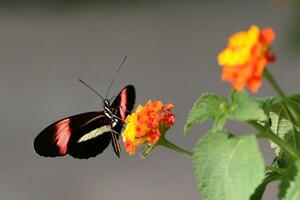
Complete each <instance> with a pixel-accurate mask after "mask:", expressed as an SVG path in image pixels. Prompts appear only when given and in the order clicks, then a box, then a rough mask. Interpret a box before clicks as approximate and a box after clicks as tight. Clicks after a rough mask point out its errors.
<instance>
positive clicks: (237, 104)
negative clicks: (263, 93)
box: [229, 90, 268, 121]
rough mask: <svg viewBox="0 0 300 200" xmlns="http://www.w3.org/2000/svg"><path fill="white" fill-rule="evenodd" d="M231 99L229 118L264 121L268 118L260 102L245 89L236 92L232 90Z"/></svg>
mask: <svg viewBox="0 0 300 200" xmlns="http://www.w3.org/2000/svg"><path fill="white" fill-rule="evenodd" d="M231 101H232V106H231V109H230V112H229V117H230V118H231V119H235V120H239V121H249V120H261V121H264V120H267V119H268V118H267V115H266V114H265V112H264V110H263V109H262V108H261V106H260V104H259V103H258V102H257V101H255V100H254V99H252V97H251V96H250V95H249V94H248V93H247V92H245V91H241V92H238V91H236V90H234V91H233V92H232V93H231Z"/></svg>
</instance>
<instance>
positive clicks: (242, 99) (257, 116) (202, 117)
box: [184, 91, 267, 134]
mask: <svg viewBox="0 0 300 200" xmlns="http://www.w3.org/2000/svg"><path fill="white" fill-rule="evenodd" d="M261 105H262V104H260V103H258V102H257V101H255V100H254V99H252V98H251V97H250V96H249V94H248V93H246V92H245V91H242V92H237V91H233V92H232V94H231V103H229V102H228V101H227V100H226V99H225V98H224V97H221V96H218V95H215V94H212V93H205V94H204V95H202V96H201V97H200V98H199V99H198V100H197V101H196V103H195V104H194V105H193V107H192V110H191V111H190V113H189V115H188V118H187V121H186V124H185V127H184V133H185V134H186V133H188V132H189V131H190V129H191V127H192V126H193V125H195V124H197V123H202V122H204V121H206V120H208V119H213V120H214V125H213V128H212V130H213V131H217V130H222V129H223V126H224V124H225V122H226V120H227V119H235V120H239V121H249V120H267V116H266V114H265V113H264V110H263V109H262V108H261Z"/></svg>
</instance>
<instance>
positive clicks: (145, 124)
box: [122, 100, 175, 155]
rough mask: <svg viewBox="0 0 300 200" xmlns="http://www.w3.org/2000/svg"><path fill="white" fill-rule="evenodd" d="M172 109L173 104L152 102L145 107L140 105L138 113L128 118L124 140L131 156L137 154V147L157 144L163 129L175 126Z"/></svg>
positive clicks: (123, 135)
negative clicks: (163, 127)
mask: <svg viewBox="0 0 300 200" xmlns="http://www.w3.org/2000/svg"><path fill="white" fill-rule="evenodd" d="M172 108H173V104H166V105H163V103H162V101H154V102H153V101H151V100H150V101H148V103H147V104H146V105H145V106H141V105H139V106H138V107H137V109H136V111H135V112H134V113H132V114H131V115H129V116H128V117H127V118H126V122H125V123H126V128H125V130H124V131H123V133H122V138H123V141H124V144H125V149H126V151H127V152H128V153H129V154H130V155H132V154H134V153H135V150H136V148H137V147H139V146H141V145H143V144H145V143H147V142H148V143H150V144H155V143H156V142H157V141H158V140H159V138H160V136H161V132H160V129H161V127H162V126H166V127H170V126H171V125H173V124H174V122H175V117H174V114H173V113H171V109H172Z"/></svg>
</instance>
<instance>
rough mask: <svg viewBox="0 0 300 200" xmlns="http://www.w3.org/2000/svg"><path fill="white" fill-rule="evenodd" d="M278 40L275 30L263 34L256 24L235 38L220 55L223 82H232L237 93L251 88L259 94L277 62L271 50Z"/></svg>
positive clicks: (266, 30) (236, 34)
mask: <svg viewBox="0 0 300 200" xmlns="http://www.w3.org/2000/svg"><path fill="white" fill-rule="evenodd" d="M274 38H275V33H274V32H273V30H272V29H270V28H266V29H264V30H262V31H260V29H259V28H258V27H257V26H256V25H252V26H251V27H250V28H249V29H248V30H247V31H243V32H238V33H235V34H234V35H232V36H231V37H230V38H229V41H228V45H227V47H226V48H225V49H224V50H223V51H222V52H221V53H220V54H219V55H218V63H219V65H221V66H222V69H223V74H222V80H223V81H229V82H231V83H232V85H233V87H234V88H235V89H236V90H242V89H243V88H244V87H245V86H247V87H248V88H249V90H250V91H252V92H255V91H257V89H258V88H259V87H260V85H261V79H262V75H263V72H264V69H265V67H266V65H267V64H268V63H269V62H272V61H274V60H275V55H274V54H272V52H271V51H270V48H269V46H270V45H271V43H272V42H273V40H274Z"/></svg>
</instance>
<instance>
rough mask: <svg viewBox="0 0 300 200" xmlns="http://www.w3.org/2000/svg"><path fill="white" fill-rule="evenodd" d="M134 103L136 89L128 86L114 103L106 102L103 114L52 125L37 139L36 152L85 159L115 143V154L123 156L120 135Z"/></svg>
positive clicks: (74, 118) (93, 114)
mask: <svg viewBox="0 0 300 200" xmlns="http://www.w3.org/2000/svg"><path fill="white" fill-rule="evenodd" d="M134 102H135V89H134V87H133V86H132V85H128V86H126V87H124V88H123V89H122V90H121V92H120V93H119V94H118V95H117V96H116V98H115V99H114V101H113V102H112V103H110V100H109V99H104V100H103V110H102V111H98V112H87V113H82V114H78V115H74V116H71V117H66V118H64V119H61V120H58V121H57V122H54V123H53V124H51V125H49V126H48V127H47V128H45V129H44V130H43V131H42V132H41V133H40V134H38V136H37V137H36V138H35V140H34V149H35V151H36V152H37V153H38V154H39V155H41V156H45V157H56V156H64V155H67V154H69V155H71V156H72V157H74V158H79V159H86V158H90V157H95V156H97V155H98V154H100V153H102V152H103V151H104V150H105V149H106V148H107V147H108V145H109V144H110V143H112V146H113V149H114V152H115V153H116V155H117V156H118V157H120V155H121V149H120V145H119V143H118V139H119V135H120V132H121V129H122V127H123V124H124V122H125V118H126V116H127V115H128V114H129V112H131V110H132V109H133V106H134Z"/></svg>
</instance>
